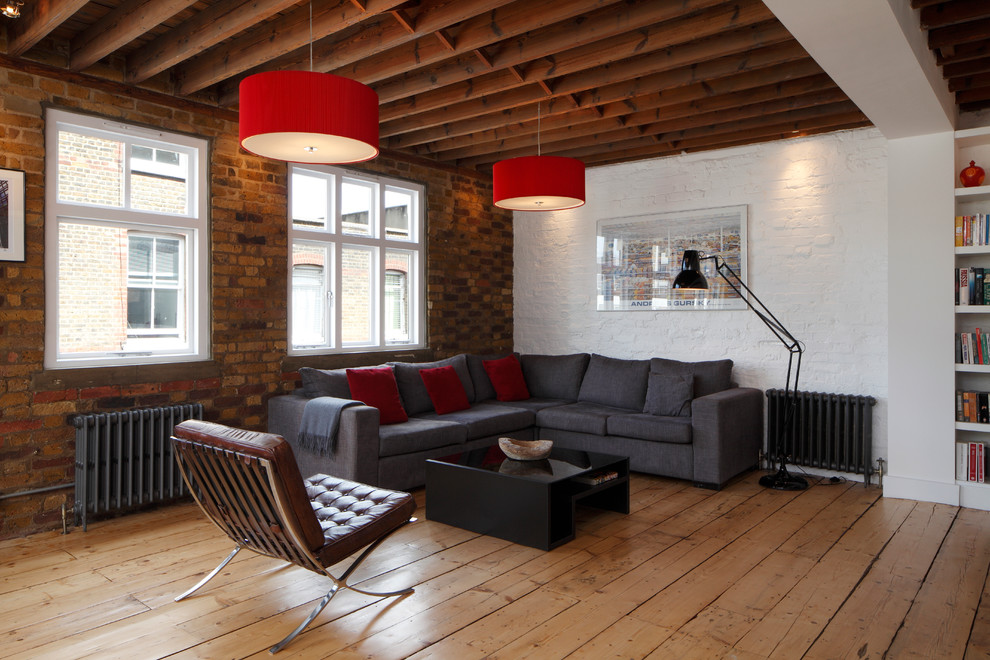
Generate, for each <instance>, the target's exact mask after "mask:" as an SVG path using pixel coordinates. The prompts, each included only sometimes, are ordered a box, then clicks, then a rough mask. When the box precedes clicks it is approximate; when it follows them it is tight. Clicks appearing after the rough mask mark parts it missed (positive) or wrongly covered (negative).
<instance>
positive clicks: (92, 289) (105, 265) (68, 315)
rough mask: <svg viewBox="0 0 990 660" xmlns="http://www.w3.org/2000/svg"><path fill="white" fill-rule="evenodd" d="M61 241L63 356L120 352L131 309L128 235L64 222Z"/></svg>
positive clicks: (60, 332)
mask: <svg viewBox="0 0 990 660" xmlns="http://www.w3.org/2000/svg"><path fill="white" fill-rule="evenodd" d="M58 238H59V241H58V275H57V277H58V349H59V352H60V353H62V354H71V353H88V352H93V351H119V350H121V348H122V347H123V346H124V343H125V341H126V340H127V327H126V326H127V318H126V316H125V315H126V314H128V307H129V305H130V299H129V296H128V291H127V287H126V282H127V273H126V272H125V270H124V269H125V264H127V263H128V255H127V254H124V252H125V251H126V250H125V248H126V246H127V231H126V230H125V229H121V228H118V227H100V226H97V225H86V224H82V223H72V222H61V223H59V228H58ZM145 318H147V319H148V321H149V322H150V315H148V316H146V317H145Z"/></svg>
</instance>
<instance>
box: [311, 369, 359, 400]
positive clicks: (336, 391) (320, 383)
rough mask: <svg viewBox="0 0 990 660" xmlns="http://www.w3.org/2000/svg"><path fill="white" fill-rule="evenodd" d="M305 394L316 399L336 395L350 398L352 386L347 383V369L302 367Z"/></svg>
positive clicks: (341, 397)
mask: <svg viewBox="0 0 990 660" xmlns="http://www.w3.org/2000/svg"><path fill="white" fill-rule="evenodd" d="M299 377H300V378H301V379H302V394H303V396H306V397H309V398H310V399H315V398H316V397H318V396H335V397H337V398H338V399H350V398H351V388H350V387H348V385H347V370H346V369H314V368H312V367H300V368H299Z"/></svg>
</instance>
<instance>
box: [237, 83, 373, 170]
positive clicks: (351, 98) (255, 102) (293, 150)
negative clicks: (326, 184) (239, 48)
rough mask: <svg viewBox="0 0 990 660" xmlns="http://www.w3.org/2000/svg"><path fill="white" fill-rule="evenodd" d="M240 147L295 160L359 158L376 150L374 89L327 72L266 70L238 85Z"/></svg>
mask: <svg viewBox="0 0 990 660" xmlns="http://www.w3.org/2000/svg"><path fill="white" fill-rule="evenodd" d="M240 102H241V108H240V137H241V146H242V147H244V148H245V149H246V150H248V151H250V152H251V153H253V154H256V155H258V156H266V157H268V158H274V159H275V160H285V161H291V162H294V163H357V162H360V161H363V160H370V159H372V158H374V157H375V156H377V155H378V94H376V93H375V91H374V90H373V89H371V88H370V87H368V86H367V85H362V84H361V83H359V82H357V81H354V80H350V79H348V78H341V77H340V76H335V75H333V74H331V73H318V72H314V71H267V72H265V73H256V74H254V75H253V76H248V77H247V78H245V79H244V80H242V81H241V86H240Z"/></svg>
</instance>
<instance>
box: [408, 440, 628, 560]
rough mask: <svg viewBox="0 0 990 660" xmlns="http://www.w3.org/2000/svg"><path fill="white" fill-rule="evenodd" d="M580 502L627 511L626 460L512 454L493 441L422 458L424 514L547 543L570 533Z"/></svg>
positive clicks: (568, 453)
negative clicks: (529, 457)
mask: <svg viewBox="0 0 990 660" xmlns="http://www.w3.org/2000/svg"><path fill="white" fill-rule="evenodd" d="M608 472H614V473H615V477H614V478H612V479H610V480H608V481H603V482H602V483H597V484H596V483H594V481H595V479H594V478H595V477H599V478H600V477H601V475H603V474H604V473H608ZM579 501H580V502H581V504H586V505H590V506H594V507H597V508H600V509H607V510H609V511H618V512H620V513H629V459H628V458H626V457H622V456H610V455H608V454H598V453H594V452H585V451H576V450H570V449H561V448H557V447H554V449H553V451H552V452H551V453H550V456H549V458H547V459H544V460H541V461H516V460H512V459H510V458H506V456H505V454H503V453H502V450H501V449H499V447H498V445H493V446H491V447H487V448H482V449H474V450H471V451H465V452H462V453H460V454H453V455H451V456H444V457H442V458H436V459H430V460H427V461H426V517H427V519H428V520H435V521H437V522H441V523H444V524H447V525H453V526H455V527H460V528H462V529H467V530H470V531H472V532H478V533H479V534H487V535H489V536H495V537H498V538H500V539H505V540H506V541H512V542H514V543H519V544H522V545H528V546H530V547H533V548H540V549H542V550H550V549H551V548H555V547H557V546H558V545H561V544H562V543H567V542H568V541H570V540H571V539H573V538H574V508H575V505H576V504H577V503H578V502H579Z"/></svg>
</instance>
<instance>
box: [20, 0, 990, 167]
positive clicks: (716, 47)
mask: <svg viewBox="0 0 990 660" xmlns="http://www.w3.org/2000/svg"><path fill="white" fill-rule="evenodd" d="M942 4H945V5H955V4H975V5H990V1H987V0H973V2H971V3H966V2H953V3H942ZM0 20H2V21H3V23H5V24H6V26H7V51H6V52H7V55H8V56H10V57H8V61H14V62H16V59H14V60H11V57H12V58H24V59H27V60H34V61H39V62H43V63H46V64H49V65H54V66H57V67H61V68H65V69H68V70H71V71H77V72H85V73H87V74H92V75H96V76H101V77H105V78H109V79H113V80H117V81H121V82H125V83H127V84H130V85H136V86H141V87H147V88H150V89H155V90H159V91H164V92H166V93H169V94H173V95H175V96H178V97H187V98H190V99H194V100H200V101H203V102H206V103H211V104H219V105H221V106H228V107H231V108H234V107H236V105H237V86H238V83H239V82H240V80H241V79H243V78H244V77H245V76H247V75H249V74H251V73H256V72H259V71H267V70H283V69H309V68H310V52H311V49H310V45H312V68H313V69H314V70H317V71H324V72H332V73H335V74H339V75H342V76H347V77H349V78H353V79H356V80H359V81H361V82H363V83H366V84H368V85H370V86H372V87H373V88H374V89H375V90H376V91H377V92H378V95H379V98H380V103H381V105H380V110H381V116H380V121H381V141H382V147H383V148H386V149H394V150H399V151H402V152H407V153H411V154H416V155H419V156H423V157H426V158H431V159H436V160H438V161H440V162H443V163H447V164H452V165H460V166H465V167H472V168H477V169H479V170H481V171H486V170H488V169H490V167H491V165H492V163H493V162H495V161H497V160H501V159H503V158H509V157H513V156H523V155H534V154H536V152H537V148H538V145H537V142H538V141H539V148H540V151H541V153H543V154H544V155H547V154H555V155H564V156H572V157H576V158H579V159H581V160H583V161H584V162H585V163H587V164H588V165H598V164H604V163H614V162H621V161H628V160H636V159H642V158H651V157H656V156H663V155H669V154H675V153H681V152H690V151H701V150H707V149H715V148H721V147H728V146H737V145H743V144H749V143H754V142H762V141H767V140H776V139H783V138H788V137H793V136H800V135H809V134H813V133H820V132H826V131H833V130H838V129H846V128H854V127H859V126H865V125H869V123H870V122H869V120H868V119H867V118H866V117H865V116H864V115H863V113H862V112H860V111H859V109H858V108H857V107H856V106H855V105H854V104H853V103H852V102H851V101H850V100H849V99H848V98H847V97H846V95H845V94H844V93H843V92H842V91H841V90H840V89H839V88H838V87H837V86H836V85H835V83H834V82H832V80H831V79H830V78H829V76H828V75H826V74H825V73H824V72H823V71H822V70H821V68H820V67H819V66H818V65H817V64H816V63H815V62H814V61H813V60H812V59H811V58H810V57H809V56H808V54H807V53H806V52H805V51H804V49H803V48H802V47H801V46H800V45H799V44H798V43H797V42H796V41H795V40H794V38H793V37H791V35H790V34H789V33H788V32H787V30H785V29H784V27H783V26H782V25H781V24H780V22H779V21H777V19H776V18H774V16H773V15H772V14H771V13H770V11H769V10H768V9H767V8H766V6H765V5H764V4H763V3H762V2H761V1H760V0H732V1H726V0H412V1H410V0H313V3H312V23H310V4H309V2H306V1H304V2H299V1H298V0H96V1H92V2H90V1H87V0H25V3H24V6H23V8H22V17H21V18H19V19H16V20H9V19H0ZM311 32H312V37H311ZM538 138H539V139H538Z"/></svg>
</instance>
